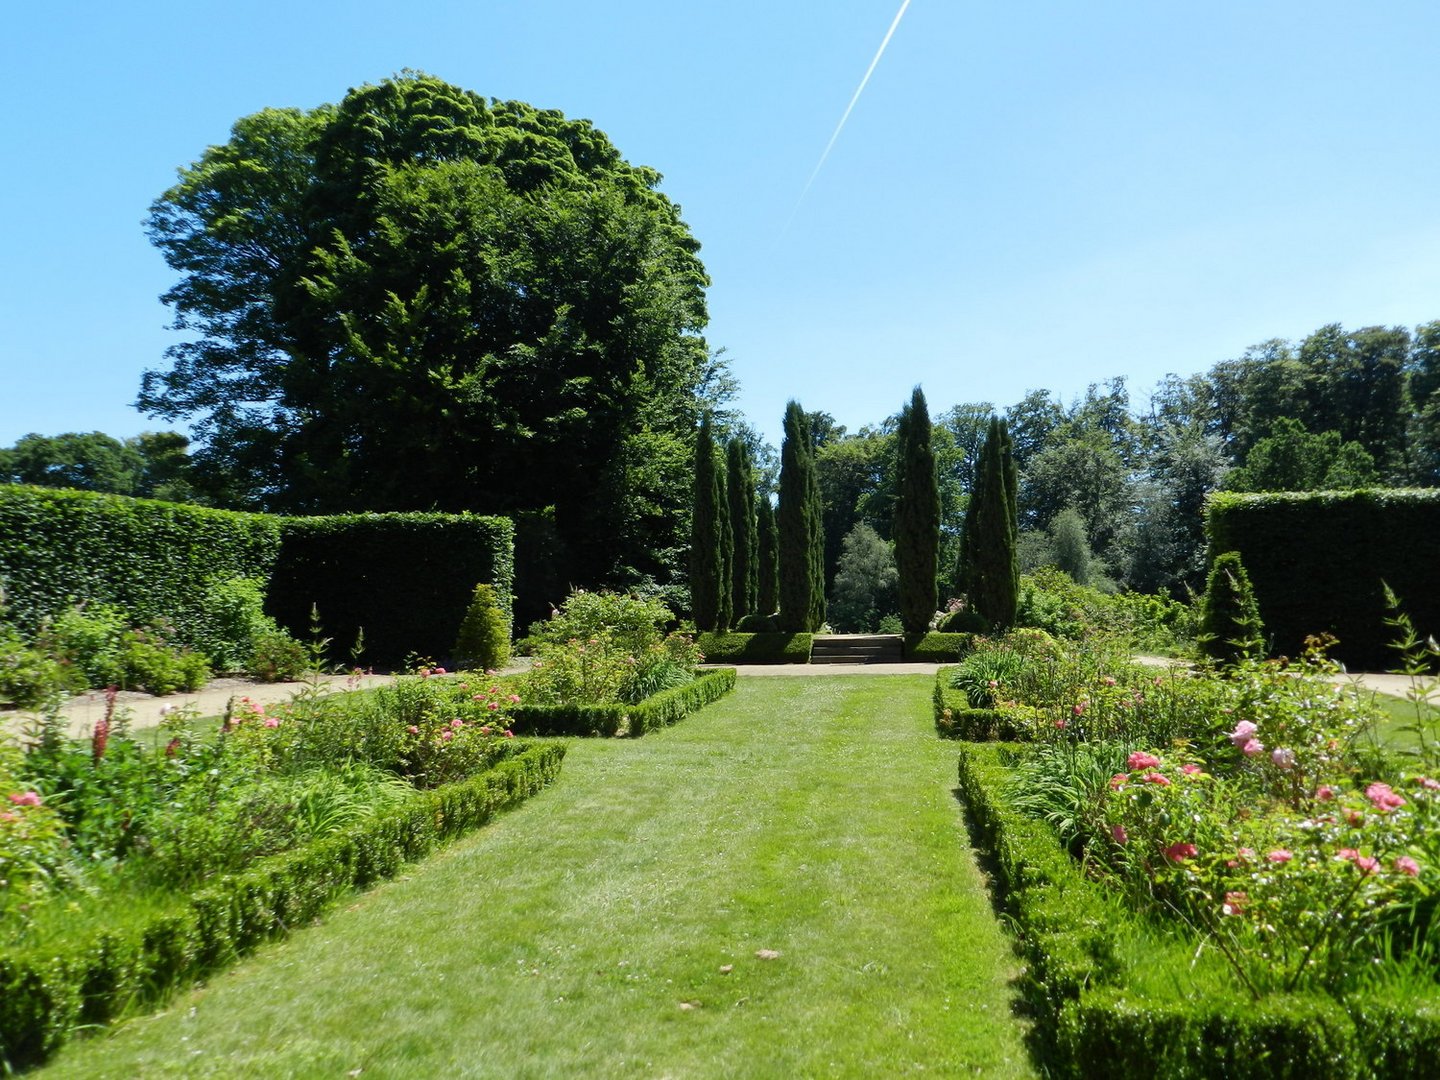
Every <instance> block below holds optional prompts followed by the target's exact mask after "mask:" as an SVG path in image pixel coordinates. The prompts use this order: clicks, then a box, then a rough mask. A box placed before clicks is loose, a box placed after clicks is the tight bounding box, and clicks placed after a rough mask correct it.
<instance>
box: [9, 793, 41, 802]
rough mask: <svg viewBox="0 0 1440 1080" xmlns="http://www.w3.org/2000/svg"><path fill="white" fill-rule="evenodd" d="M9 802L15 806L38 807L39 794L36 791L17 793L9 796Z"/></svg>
mask: <svg viewBox="0 0 1440 1080" xmlns="http://www.w3.org/2000/svg"><path fill="white" fill-rule="evenodd" d="M10 801H11V802H12V803H14V804H15V805H16V806H39V805H40V793H39V792H38V791H17V792H14V793H13V794H12V795H11V796H10Z"/></svg>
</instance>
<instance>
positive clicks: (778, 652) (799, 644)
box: [696, 633, 814, 664]
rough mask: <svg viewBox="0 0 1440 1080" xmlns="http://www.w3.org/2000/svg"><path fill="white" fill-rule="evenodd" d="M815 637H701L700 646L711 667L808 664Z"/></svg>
mask: <svg viewBox="0 0 1440 1080" xmlns="http://www.w3.org/2000/svg"><path fill="white" fill-rule="evenodd" d="M813 643H814V635H813V634H806V633H798V634H736V633H720V634H717V633H709V634H701V635H700V637H699V639H698V640H697V641H696V644H697V645H699V646H700V652H701V653H703V654H704V656H705V661H706V663H710V664H808V663H809V662H810V647H811V645H812V644H813Z"/></svg>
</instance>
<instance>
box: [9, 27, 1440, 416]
mask: <svg viewBox="0 0 1440 1080" xmlns="http://www.w3.org/2000/svg"><path fill="white" fill-rule="evenodd" d="M898 7H899V0H828V2H827V3H825V4H823V5H821V4H808V3H798V2H793V0H791V2H780V3H776V2H775V0H766V2H759V0H730V2H727V3H724V4H719V3H676V2H674V0H670V2H663V3H662V2H652V0H613V2H611V3H608V4H596V3H593V2H589V3H579V2H570V0H526V2H522V0H504V2H500V0H494V2H484V0H470V2H467V3H461V2H430V3H427V2H424V0H417V2H415V3H412V4H410V5H399V4H395V3H393V2H386V3H379V2H374V0H348V2H346V3H343V4H341V3H330V2H309V0H290V2H288V3H277V2H273V0H253V2H250V3H246V4H243V5H241V4H231V3H225V4H219V3H205V2H197V0H188V2H185V3H179V2H168V0H167V2H160V0H133V2H132V3H128V4H111V3H100V2H90V0H86V2H80V0H70V2H66V0H55V2H53V3H50V4H46V5H38V4H35V5H22V6H21V7H20V9H19V10H16V11H13V12H10V13H8V14H7V27H6V34H5V35H4V39H3V40H0V72H3V75H0V79H3V80H4V84H5V85H4V89H5V105H6V107H5V109H4V111H3V113H0V145H4V146H5V148H6V154H5V162H6V164H5V168H4V169H0V205H3V207H4V210H5V221H6V229H5V235H4V239H3V241H0V368H3V381H0V445H6V444H9V443H11V442H13V441H14V440H15V439H16V438H18V437H19V436H21V435H23V434H25V433H26V432H29V431H39V432H42V433H46V434H53V433H57V432H60V431H71V430H74V431H88V430H96V429H98V430H102V431H107V432H109V433H111V434H114V435H131V434H135V433H136V432H139V431H142V430H147V429H155V428H159V427H162V426H163V425H162V424H160V423H159V422H157V421H153V420H148V419H147V418H145V417H143V416H141V415H140V414H138V413H137V412H135V411H134V409H133V408H131V407H130V403H131V402H132V401H133V400H134V397H135V394H136V391H137V390H138V386H139V379H140V374H141V372H143V371H144V370H145V369H146V368H151V367H157V366H162V365H163V363H164V361H163V355H162V354H163V352H164V349H165V347H166V346H167V345H168V344H171V343H172V342H173V341H174V340H175V335H174V334H173V333H172V332H171V331H169V330H168V329H167V328H166V327H167V323H168V312H167V311H166V310H165V309H164V307H163V306H162V305H161V304H160V303H159V301H158V296H159V294H160V293H161V292H163V291H164V290H165V289H166V288H167V287H168V286H169V285H170V284H171V283H172V282H173V275H172V274H171V272H170V271H169V269H168V268H167V267H166V266H165V265H164V263H163V261H162V260H161V259H160V257H159V255H158V253H156V251H155V250H154V249H153V248H152V247H151V246H150V245H149V243H148V241H147V240H146V239H145V235H144V232H143V229H142V227H141V222H142V220H143V218H144V216H145V212H146V208H147V206H148V205H149V203H150V202H151V200H153V199H154V198H155V197H156V196H157V195H158V194H159V193H160V192H161V191H163V190H164V189H165V188H166V187H167V186H169V184H170V183H171V182H173V179H174V175H175V170H176V168H178V167H180V166H182V165H184V164H186V163H188V162H190V161H192V160H194V159H195V158H196V157H198V156H199V154H200V153H201V152H202V151H203V150H204V148H205V147H206V146H207V145H210V144H213V143H217V142H223V141H224V140H225V138H226V137H227V132H228V130H229V127H230V124H231V123H232V122H233V121H234V120H235V119H236V118H238V117H240V116H242V115H245V114H248V113H251V112H254V111H256V110H258V109H261V108H264V107H266V106H286V105H294V106H301V107H310V106H314V105H317V104H319V103H321V102H324V101H336V100H338V99H339V98H340V97H342V96H343V95H344V93H345V90H346V89H347V88H348V87H350V86H354V85H358V84H361V83H364V82H373V81H375V80H378V79H381V78H384V77H385V76H387V75H390V74H392V73H394V72H396V71H399V70H400V69H402V68H407V67H409V68H418V69H422V70H425V71H428V72H430V73H432V74H435V75H438V76H440V77H442V78H445V79H448V80H450V81H451V82H454V83H457V84H459V85H461V86H465V87H467V88H469V89H472V90H475V91H477V92H480V93H483V94H486V95H489V96H494V97H500V98H518V99H521V100H525V101H529V102H532V103H534V104H536V105H538V106H543V107H548V108H558V109H560V110H562V111H563V112H565V113H566V114H568V115H572V116H584V117H588V118H590V119H591V120H593V121H594V122H595V123H596V124H597V125H598V126H599V127H600V128H601V129H602V130H604V131H605V132H607V133H608V134H609V135H610V137H611V139H612V140H613V141H614V142H615V144H616V145H617V146H618V147H619V149H620V151H621V153H622V154H624V155H625V156H626V157H627V158H628V159H629V160H631V161H634V162H638V163H644V164H647V165H652V166H654V167H655V168H657V169H659V170H660V171H661V172H662V173H664V174H665V182H664V185H663V189H664V191H665V192H666V194H668V195H669V196H670V197H671V198H672V199H673V200H675V201H676V202H678V203H680V204H681V206H682V207H683V208H684V215H685V218H686V220H687V221H688V222H689V224H690V226H691V228H692V230H693V231H694V233H695V235H696V236H697V237H698V239H699V240H700V241H701V243H702V244H703V252H702V257H703V258H704V260H705V263H706V266H707V268H708V270H709V272H710V274H711V277H712V279H713V286H712V288H711V291H710V312H711V325H710V328H709V331H708V333H707V337H708V339H709V341H710V343H711V345H712V346H713V347H717V348H719V347H723V348H725V349H726V350H727V355H728V356H729V357H730V359H731V361H732V364H733V368H734V371H735V373H736V375H737V376H738V377H739V379H740V381H741V385H742V388H743V390H742V396H741V399H740V401H739V405H740V407H741V408H742V409H743V410H744V411H745V412H746V414H747V415H748V417H749V418H750V420H751V421H752V422H753V423H755V424H756V425H757V426H758V427H759V428H760V429H761V430H762V431H763V432H765V433H766V434H767V435H768V436H769V437H770V438H771V439H772V440H776V441H778V439H777V436H778V432H779V428H780V418H781V414H782V412H783V409H784V405H785V402H786V400H787V399H788V398H790V397H796V398H798V399H799V400H800V401H801V402H802V404H804V405H805V407H806V408H809V409H824V410H826V411H828V412H830V413H832V414H834V415H835V417H836V418H837V419H838V420H839V421H840V422H841V423H844V424H847V425H848V426H850V427H851V428H852V429H855V428H858V427H859V426H860V425H861V424H864V423H867V422H878V421H879V420H881V419H883V418H884V417H885V416H886V415H888V414H890V413H892V412H895V411H897V410H898V409H899V407H900V406H901V405H902V404H903V403H904V401H905V400H906V398H907V396H908V394H909V390H910V387H911V386H912V385H914V384H916V383H920V384H922V385H923V386H924V388H925V391H926V395H927V397H928V399H929V401H930V404H931V408H932V411H934V410H938V409H942V408H945V407H948V406H949V405H951V404H953V403H955V402H959V401H981V400H990V401H994V402H997V403H999V404H1002V405H1003V404H1007V403H1011V402H1014V401H1016V400H1018V399H1019V398H1020V397H1021V395H1022V394H1023V393H1025V391H1027V390H1029V389H1033V388H1047V389H1051V390H1055V391H1057V392H1059V393H1060V394H1061V395H1062V396H1063V397H1065V398H1067V399H1068V398H1070V397H1073V396H1074V395H1076V394H1079V393H1081V392H1083V390H1084V388H1085V385H1086V384H1087V383H1089V382H1095V381H1100V380H1103V379H1106V378H1109V377H1111V376H1115V375H1124V376H1127V377H1128V378H1129V380H1130V384H1131V387H1132V390H1133V391H1135V392H1136V396H1137V398H1138V397H1140V396H1142V393H1143V391H1145V390H1147V389H1148V388H1149V387H1151V386H1153V384H1154V383H1155V382H1156V381H1157V380H1158V379H1159V378H1160V377H1161V376H1163V375H1164V374H1165V373H1167V372H1178V373H1181V374H1189V373H1192V372H1195V371H1200V370H1203V369H1205V368H1208V367H1209V366H1210V365H1211V364H1213V363H1215V362H1216V361H1218V360H1222V359H1225V358H1227V357H1231V356H1236V355H1238V354H1239V353H1240V352H1242V351H1243V350H1244V348H1245V347H1246V346H1248V345H1251V344H1254V343H1256V342H1258V341H1262V340H1264V339H1266V338H1270V337H1291V338H1293V337H1299V336H1303V335H1304V334H1305V333H1307V332H1309V331H1310V330H1313V329H1315V328H1316V327H1318V326H1320V325H1322V324H1324V323H1327V322H1343V323H1345V324H1347V325H1351V326H1361V325H1372V324H1377V323H1380V324H1388V325H1395V324H1402V325H1409V326H1413V325H1414V324H1416V323H1418V322H1424V321H1429V320H1431V319H1436V318H1440V256H1437V252H1440V184H1437V177H1440V138H1437V127H1440V110H1437V104H1440V65H1437V64H1436V63H1435V62H1434V47H1435V42H1436V41H1437V40H1440V5H1437V4H1435V3H1434V2H1433V0H1414V2H1410V0H1403V2H1400V0H1396V2H1387V0H1378V2H1376V3H1373V4H1370V5H1364V6H1362V5H1357V4H1353V3H1333V2H1328V0H1307V2H1303V3H1301V2H1288V0H1286V2H1268V0H1249V2H1239V0H1209V2H1207V3H1205V4H1188V5H1179V4H1173V3H1167V2H1156V0H1134V2H1117V0H1087V2H1085V3H1079V2H1076V0H1068V2H1060V0H1049V2H1042V0H1028V2H1027V0H1012V2H1009V3H1003V4H1002V3H995V2H991V3H984V4H981V3H973V2H960V0H944V2H941V0H912V2H911V4H910V6H909V9H908V10H907V12H906V15H905V18H904V20H903V21H902V23H901V25H900V27H899V28H898V30H897V31H896V33H895V35H894V38H893V39H892V41H891V43H890V46H889V49H888V51H887V52H886V54H885V56H884V57H883V58H882V60H881V62H880V64H879V66H878V67H877V69H876V71H875V73H874V76H873V78H872V79H871V81H870V83H869V85H868V87H867V89H866V91H865V93H864V95H863V96H862V97H861V99H860V101H859V102H858V104H857V105H856V107H855V110H854V112H853V113H852V115H851V116H850V119H849V122H848V124H847V126H846V128H845V130H844V131H843V133H842V134H841V136H840V138H839V140H838V141H837V143H836V145H835V147H834V150H833V151H832V152H831V154H830V157H829V159H828V161H827V162H826V164H825V167H824V169H823V170H822V171H821V172H820V174H819V176H818V177H817V178H816V180H815V182H814V184H813V185H812V186H811V187H810V189H809V191H808V193H807V194H806V196H805V198H804V201H803V202H802V203H801V204H800V205H799V206H798V208H797V205H796V201H797V198H798V197H799V195H800V193H801V191H802V189H803V188H804V186H805V182H806V180H807V178H808V177H809V176H810V174H811V171H812V170H813V169H814V167H815V164H816V162H817V160H818V159H819V156H820V153H821V151H822V150H823V149H824V147H825V145H826V143H827V141H828V140H829V138H830V136H831V132H832V131H833V129H834V127H835V124H836V122H837V121H838V120H839V118H840V115H841V113H842V112H843V110H844V108H845V106H846V103H847V102H848V101H849V100H850V97H851V94H852V93H853V92H854V90H855V87H856V85H857V83H858V82H859V80H860V77H861V76H862V75H863V73H864V71H865V69H866V67H867V65H868V64H869V63H870V61H871V58H872V57H873V56H874V53H875V50H876V48H877V47H878V45H879V44H880V41H881V38H882V37H883V36H884V34H885V31H886V29H887V27H888V26H889V25H890V23H891V20H892V19H893V18H894V16H895V14H896V10H897V9H898ZM792 214H793V218H792ZM787 221H788V222H789V227H788V228H787V227H786V223H787Z"/></svg>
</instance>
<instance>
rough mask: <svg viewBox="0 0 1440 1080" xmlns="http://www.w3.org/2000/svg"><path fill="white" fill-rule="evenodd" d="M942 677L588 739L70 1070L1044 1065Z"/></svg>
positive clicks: (826, 686)
mask: <svg viewBox="0 0 1440 1080" xmlns="http://www.w3.org/2000/svg"><path fill="white" fill-rule="evenodd" d="M932 681H933V680H932V679H931V678H929V677H927V676H876V677H860V678H856V677H835V676H831V677H828V678H827V677H823V676H820V677H810V678H793V679H789V678H768V679H751V680H742V682H741V684H740V687H739V689H738V690H737V691H736V692H735V693H734V694H733V695H732V696H730V697H729V698H726V699H725V700H723V701H721V702H719V703H717V704H715V705H712V706H710V707H709V708H708V709H706V710H704V711H703V712H701V713H699V714H696V715H695V716H692V717H691V718H689V719H688V720H686V721H685V722H684V723H682V724H680V725H679V726H677V727H675V728H671V729H669V730H666V731H663V732H660V733H658V734H654V735H650V736H647V737H646V738H644V739H641V740H637V741H634V742H631V741H623V740H577V741H575V742H573V743H572V745H571V752H570V755H569V756H568V757H567V758H566V762H565V768H564V772H563V773H562V775H561V779H560V781H559V783H558V784H557V785H556V786H555V787H554V788H552V789H551V790H549V791H548V792H546V793H544V794H542V795H540V796H538V797H536V798H534V799H532V800H531V801H530V802H528V803H527V804H525V805H524V806H523V807H521V808H519V809H518V810H516V811H514V812H513V813H511V814H508V815H506V816H505V817H503V818H502V819H500V820H499V821H498V822H497V823H495V824H494V825H492V826H490V827H488V828H486V829H484V830H482V831H480V832H479V833H477V834H475V835H474V836H472V837H470V838H468V839H466V840H464V841H462V842H460V843H458V844H456V845H455V846H454V847H452V848H450V849H449V850H448V851H446V852H444V853H442V854H440V855H439V856H437V857H435V858H433V859H431V860H429V861H428V862H426V863H424V864H422V865H420V866H418V867H416V868H415V869H414V870H413V871H412V872H411V873H410V874H409V875H408V876H407V877H405V878H403V879H401V880H398V881H395V882H392V883H389V884H386V885H382V886H380V887H378V888H376V889H374V890H373V891H371V892H369V893H366V894H365V895H363V896H359V897H357V898H356V899H355V900H354V901H353V902H352V903H350V904H349V905H348V906H346V907H344V908H343V909H341V910H339V911H337V912H336V913H335V914H333V915H332V916H331V917H330V918H329V919H327V920H326V922H325V923H324V924H323V925H321V926H318V927H314V928H310V929H307V930H305V931H303V932H301V933H298V934H296V935H295V936H294V937H292V938H291V939H290V940H288V941H286V942H282V943H278V944H276V945H273V946H270V947H267V948H265V949H263V950H262V951H261V952H259V953H257V954H256V955H255V956H254V957H252V958H251V959H249V960H248V961H246V962H245V963H243V964H241V965H239V966H238V967H236V968H235V969H233V970H231V971H230V972H228V973H225V974H223V975H220V976H218V977H216V978H215V979H214V981H213V982H212V983H211V985H210V986H208V987H207V988H204V989H200V990H197V991H194V992H192V993H190V994H188V995H182V996H181V997H179V998H177V999H175V1000H174V1002H173V1003H172V1004H171V1007H170V1008H169V1009H168V1010H167V1011H166V1012H164V1013H162V1014H160V1015H158V1016H153V1017H143V1018H139V1019H136V1020H132V1021H131V1022H129V1023H127V1024H125V1025H122V1026H121V1027H120V1028H119V1029H118V1030H116V1031H114V1032H113V1033H110V1034H108V1035H102V1036H100V1037H97V1038H93V1039H89V1040H82V1041H80V1042H78V1043H75V1044H73V1045H71V1046H70V1047H69V1048H68V1049H67V1050H65V1051H64V1052H63V1053H62V1054H61V1056H60V1057H59V1058H58V1059H57V1060H56V1061H55V1063H54V1064H53V1065H52V1067H51V1068H50V1069H48V1070H45V1072H44V1075H47V1076H48V1075H52V1074H53V1075H68V1076H84V1077H98V1076H115V1077H120V1076H125V1077H129V1076H140V1075H144V1076H157V1075H184V1076H204V1075H223V1076H263V1077H267V1078H268V1077H282V1076H336V1077H340V1076H345V1075H347V1074H348V1075H358V1076H365V1077H382V1076H383V1077H421V1076H427V1077H428V1076H494V1077H541V1076H603V1077H627V1076H635V1077H662V1076H663V1077H723V1076H745V1077H750V1076H760V1077H768V1076H775V1077H801V1076H856V1077H880V1076H884V1077H889V1076H898V1075H907V1074H914V1073H921V1072H924V1073H927V1074H929V1075H932V1076H957V1075H972V1074H983V1075H986V1076H1012V1075H1015V1076H1024V1075H1031V1069H1030V1065H1029V1062H1028V1058H1027V1057H1026V1054H1025V1051H1024V1048H1023V1035H1024V1031H1023V1028H1022V1026H1021V1024H1020V1023H1019V1022H1018V1021H1017V1020H1016V1019H1015V1018H1014V1017H1013V1015H1012V1011H1011V1010H1012V1003H1013V1000H1014V995H1013V993H1012V990H1011V988H1010V986H1009V985H1008V984H1009V981H1010V979H1011V978H1013V975H1014V967H1015V960H1014V958H1013V956H1012V955H1011V953H1010V950H1009V947H1008V943H1007V939H1006V938H1005V936H1004V935H1003V933H1002V932H1001V930H1000V928H999V926H998V924H997V923H996V920H995V918H994V916H993V914H992V912H991V909H990V906H989V902H988V899H987V897H986V894H985V891H984V888H983V883H982V880H981V877H980V875H979V873H978V871H977V870H976V867H975V865H974V862H973V859H972V856H971V854H970V850H969V846H968V843H967V841H966V836H965V831H964V827H963V822H962V819H961V813H960V809H959V806H958V804H957V803H956V801H955V799H954V796H953V788H954V786H955V751H954V748H953V747H950V746H947V745H946V744H945V743H943V742H941V741H939V740H937V739H936V738H935V737H934V734H933V731H932V729H931V721H930V714H929V694H930V689H931V683H932ZM760 950H771V951H773V952H775V953H778V954H779V955H778V956H776V957H774V958H770V959H765V958H761V957H758V956H757V952H759V951H760ZM726 968H730V969H731V970H729V972H728V973H726Z"/></svg>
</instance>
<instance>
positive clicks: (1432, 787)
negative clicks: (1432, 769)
mask: <svg viewBox="0 0 1440 1080" xmlns="http://www.w3.org/2000/svg"><path fill="white" fill-rule="evenodd" d="M1415 782H1416V783H1417V784H1419V785H1420V786H1421V787H1423V788H1425V789H1427V790H1429V791H1440V780H1432V779H1430V777H1428V776H1417V777H1416V778H1415Z"/></svg>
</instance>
